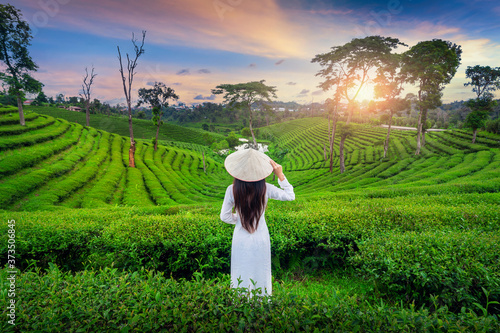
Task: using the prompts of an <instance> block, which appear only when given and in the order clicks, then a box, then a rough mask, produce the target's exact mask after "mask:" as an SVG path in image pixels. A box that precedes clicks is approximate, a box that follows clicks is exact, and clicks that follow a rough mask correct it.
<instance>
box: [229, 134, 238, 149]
mask: <svg viewBox="0 0 500 333" xmlns="http://www.w3.org/2000/svg"><path fill="white" fill-rule="evenodd" d="M226 141H227V144H228V146H229V147H231V148H233V147H236V146H238V145H239V144H240V140H238V137H237V136H236V134H235V133H234V132H230V133H229V134H228V135H227V137H226Z"/></svg>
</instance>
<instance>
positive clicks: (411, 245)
mask: <svg viewBox="0 0 500 333" xmlns="http://www.w3.org/2000/svg"><path fill="white" fill-rule="evenodd" d="M499 244H500V236H499V235H498V234H497V233H496V232H495V233H484V232H482V231H476V230H473V231H453V232H450V231H443V232H439V231H427V232H423V233H416V232H408V233H404V234H401V233H399V232H398V233H386V234H384V235H383V237H381V236H378V237H374V238H372V239H367V240H363V241H359V242H358V246H359V249H360V250H359V252H358V253H357V254H356V255H355V256H353V257H352V258H351V261H352V262H353V263H354V264H356V265H358V266H359V267H360V271H361V272H362V274H364V275H365V276H366V277H367V278H373V279H375V280H376V281H377V285H378V286H379V288H382V289H384V290H387V291H388V292H389V293H390V294H391V295H393V296H396V297H398V298H402V299H404V300H405V301H406V302H412V301H414V302H416V304H417V306H418V305H422V304H426V305H427V306H431V305H433V302H434V301H433V300H436V299H437V303H438V304H441V305H446V306H448V307H449V308H450V309H452V310H453V311H458V310H460V308H461V307H464V306H465V307H474V303H478V304H480V305H481V306H483V307H484V308H486V307H487V306H488V301H491V302H494V301H500V261H499V260H498V255H499ZM489 306H490V311H492V312H496V313H499V312H500V307H499V306H498V305H497V304H490V305H489Z"/></svg>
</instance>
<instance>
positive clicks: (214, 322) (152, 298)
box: [0, 265, 500, 333]
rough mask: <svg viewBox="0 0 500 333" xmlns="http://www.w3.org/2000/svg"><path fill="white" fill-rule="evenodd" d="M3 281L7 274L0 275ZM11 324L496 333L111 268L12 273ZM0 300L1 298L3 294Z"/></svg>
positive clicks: (455, 321)
mask: <svg viewBox="0 0 500 333" xmlns="http://www.w3.org/2000/svg"><path fill="white" fill-rule="evenodd" d="M0 276H1V278H2V281H5V280H6V278H7V270H6V269H3V270H1V271H0ZM16 283H19V285H22V286H23V288H22V292H20V293H19V295H18V296H16V300H17V308H16V310H17V311H16V325H15V326H14V325H11V324H9V323H8V321H7V316H6V314H7V311H8V309H7V306H6V305H5V304H3V305H2V317H3V318H4V320H2V321H1V322H0V330H1V331H2V332H14V331H22V332H73V331H85V332H90V331H96V330H99V331H106V332H115V331H116V332H118V331H120V332H129V331H130V332H159V331H162V332H164V331H167V332H302V331H304V332H320V331H325V332H430V331H440V332H441V331H442V332H473V331H474V332H488V333H489V332H498V330H499V329H500V325H499V324H498V319H497V318H496V317H494V316H488V315H486V316H478V315H477V314H476V313H475V312H474V311H471V310H470V309H465V308H464V309H463V311H462V312H459V313H457V314H455V313H452V312H450V311H449V310H448V309H447V308H446V307H440V308H437V309H435V310H434V311H429V310H428V309H423V308H416V307H415V306H402V305H397V304H395V305H392V304H388V303H387V302H384V301H381V302H380V303H371V302H360V301H359V300H358V298H357V297H356V296H352V297H343V298H341V297H338V296H337V295H336V291H335V290H333V291H332V292H333V294H332V298H333V301H332V302H330V303H328V304H327V303H325V302H317V301H315V299H314V298H310V297H307V298H306V297H299V296H297V295H295V294H294V293H293V292H290V291H287V290H286V289H284V288H279V289H277V290H276V292H275V293H274V294H273V296H272V297H271V298H270V299H266V298H264V299H261V298H259V297H253V298H247V297H246V296H245V295H244V294H242V292H244V290H235V289H230V288H229V281H228V277H227V276H224V277H222V278H221V279H215V280H207V279H205V278H203V274H202V273H201V272H200V273H199V274H198V275H197V276H196V278H194V279H192V280H190V281H187V280H180V281H176V280H173V279H171V278H167V277H165V276H164V275H163V274H162V273H160V272H156V271H151V270H144V269H141V270H138V271H136V272H133V273H128V272H121V271H119V270H117V269H115V268H105V269H103V270H99V271H95V270H90V271H83V272H75V273H74V274H71V273H65V272H62V271H60V270H59V269H58V268H57V267H56V266H55V265H52V266H51V267H50V269H48V270H47V271H46V272H44V273H42V272H37V271H29V272H23V273H20V274H18V275H17V280H16ZM4 299H7V298H6V297H5V298H4Z"/></svg>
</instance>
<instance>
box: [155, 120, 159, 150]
mask: <svg viewBox="0 0 500 333" xmlns="http://www.w3.org/2000/svg"><path fill="white" fill-rule="evenodd" d="M158 133H160V120H158V126H156V140H155V151H156V149H157V148H158Z"/></svg>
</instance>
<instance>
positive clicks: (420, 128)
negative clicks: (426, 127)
mask: <svg viewBox="0 0 500 333" xmlns="http://www.w3.org/2000/svg"><path fill="white" fill-rule="evenodd" d="M421 132H422V109H420V112H419V113H418V124H417V149H416V150H415V155H420V133H421Z"/></svg>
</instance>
